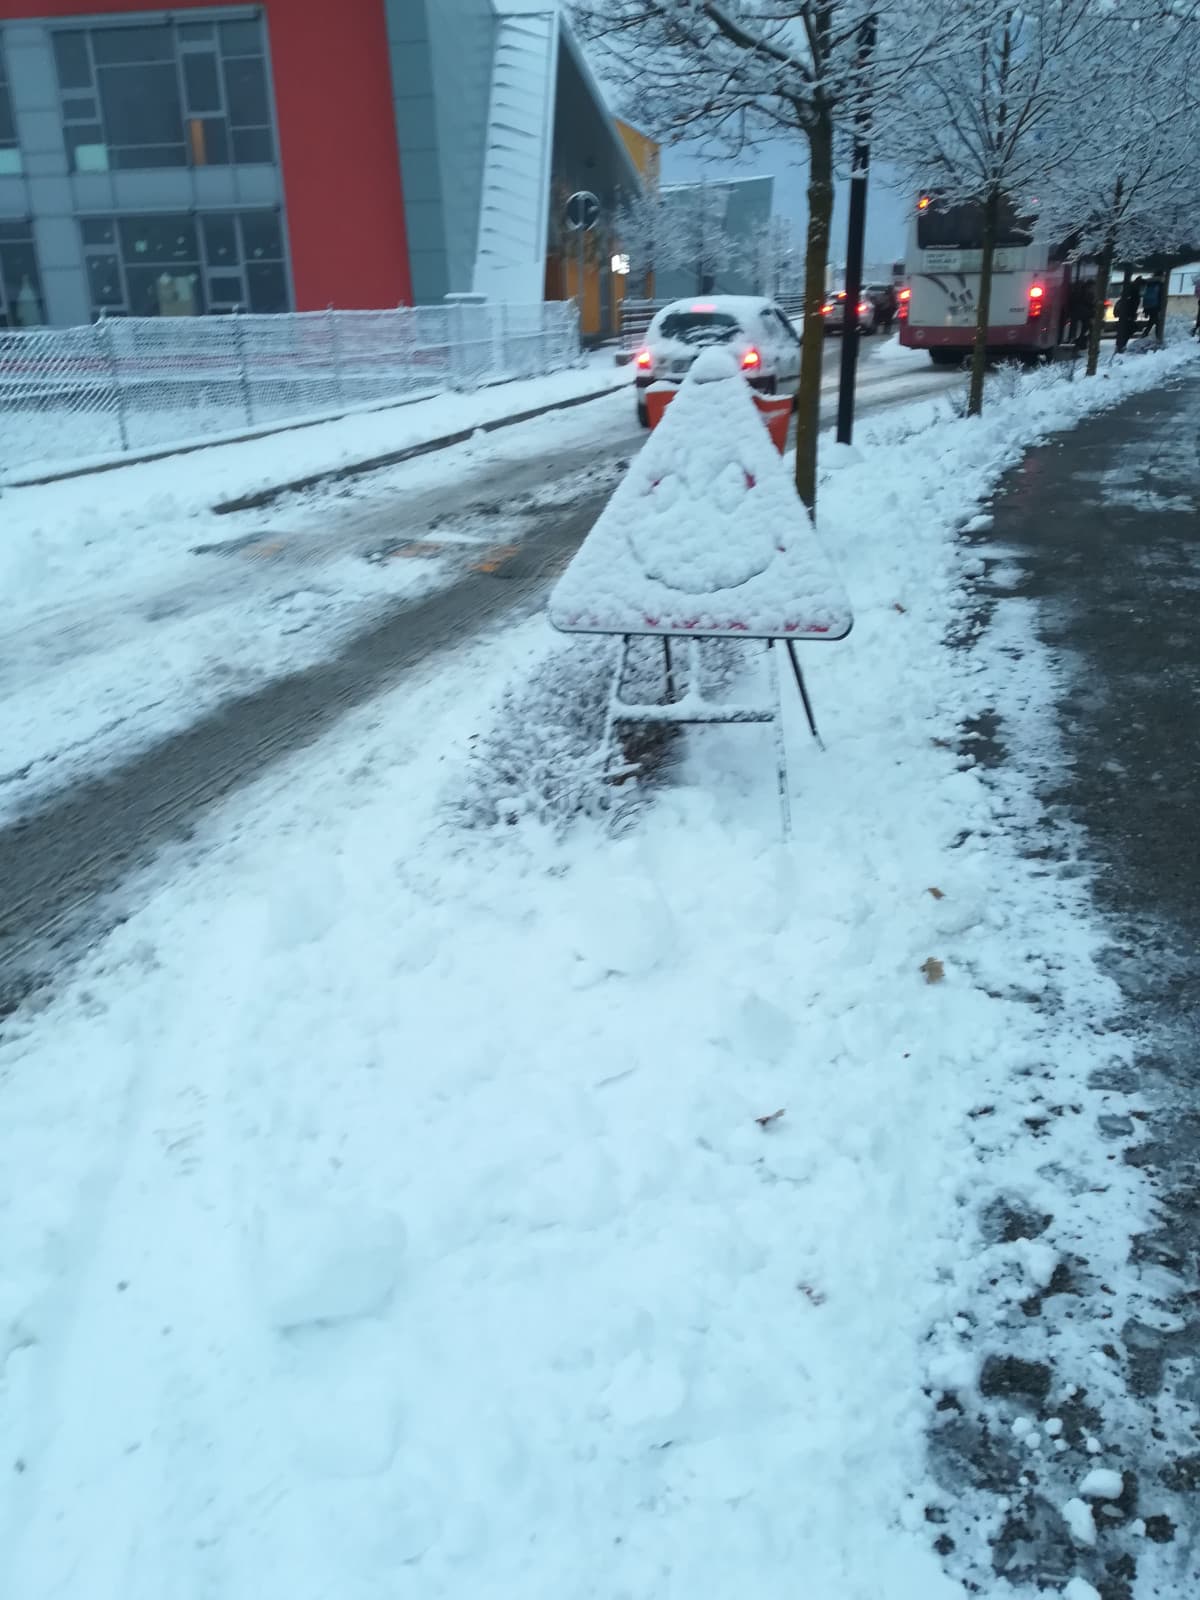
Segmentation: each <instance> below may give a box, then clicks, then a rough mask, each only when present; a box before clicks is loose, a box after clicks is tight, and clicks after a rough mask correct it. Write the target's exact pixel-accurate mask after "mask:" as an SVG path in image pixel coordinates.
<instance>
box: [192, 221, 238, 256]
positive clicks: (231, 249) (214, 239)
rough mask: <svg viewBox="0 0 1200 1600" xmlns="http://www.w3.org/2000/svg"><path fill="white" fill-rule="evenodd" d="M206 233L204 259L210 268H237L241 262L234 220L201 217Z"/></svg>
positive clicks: (201, 223) (203, 229)
mask: <svg viewBox="0 0 1200 1600" xmlns="http://www.w3.org/2000/svg"><path fill="white" fill-rule="evenodd" d="M200 227H201V229H202V231H203V233H204V259H205V260H206V261H207V262H208V264H209V266H210V267H226V266H236V265H237V264H238V261H239V256H238V247H237V233H236V232H235V230H234V226H233V218H232V217H231V216H230V217H221V216H208V217H201V219H200Z"/></svg>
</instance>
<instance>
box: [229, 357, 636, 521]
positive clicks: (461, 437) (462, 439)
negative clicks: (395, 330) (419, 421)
mask: <svg viewBox="0 0 1200 1600" xmlns="http://www.w3.org/2000/svg"><path fill="white" fill-rule="evenodd" d="M628 387H629V385H628V384H626V383H610V384H609V385H608V386H607V387H606V388H604V389H595V390H593V391H592V393H590V394H577V395H572V396H571V397H570V399H568V400H552V401H551V402H550V404H549V405H544V406H534V407H533V409H532V410H530V411H517V412H515V413H514V414H513V415H512V416H510V417H494V418H493V419H492V420H491V421H490V422H479V423H476V424H475V426H474V427H472V428H459V429H457V430H456V431H455V432H454V433H443V434H439V435H438V437H437V438H435V439H424V440H422V441H421V443H420V444H410V445H405V446H404V447H403V448H402V449H400V450H388V451H385V453H384V454H383V455H379V456H368V457H367V459H366V460H365V461H349V462H346V463H345V464H344V465H342V466H340V467H327V468H325V469H324V470H323V471H321V472H310V473H307V474H306V475H305V476H304V477H303V478H292V479H290V480H289V481H288V482H286V483H277V484H272V485H271V487H270V488H268V489H255V490H254V491H253V492H252V493H250V494H242V495H238V496H237V498H236V499H233V500H220V501H218V502H217V504H216V505H215V506H213V507H212V510H213V512H214V514H215V515H216V516H218V517H223V516H227V515H228V514H229V513H230V512H233V511H257V510H259V509H260V508H261V507H262V506H269V505H272V504H274V502H275V501H276V500H282V499H283V497H284V496H285V495H289V494H300V493H302V491H303V490H305V489H314V488H316V487H317V486H318V485H319V484H322V483H341V482H343V481H344V480H345V479H347V478H356V477H359V476H360V475H361V474H363V473H367V472H378V471H379V469H380V468H381V467H394V466H397V465H398V464H399V463H400V462H402V461H412V460H413V459H414V458H415V457H417V456H427V455H432V454H433V453H434V452H435V451H437V450H448V449H449V448H450V447H451V446H452V445H456V444H465V443H466V442H467V440H468V439H472V438H474V436H475V435H476V434H477V433H497V432H499V430H500V429H501V428H512V427H515V426H516V424H517V423H520V422H532V421H533V420H534V418H535V417H544V416H546V415H548V414H549V413H550V412H552V411H570V410H571V409H572V408H573V407H575V406H585V405H588V404H589V403H590V402H591V401H593V400H603V399H604V397H605V396H606V395H610V394H616V393H617V392H618V390H621V389H626V388H628Z"/></svg>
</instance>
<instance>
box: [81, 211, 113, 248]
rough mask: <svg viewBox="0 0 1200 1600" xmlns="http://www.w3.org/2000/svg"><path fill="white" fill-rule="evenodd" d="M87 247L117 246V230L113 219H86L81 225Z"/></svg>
mask: <svg viewBox="0 0 1200 1600" xmlns="http://www.w3.org/2000/svg"><path fill="white" fill-rule="evenodd" d="M79 229H80V232H81V233H82V235H83V242H84V244H85V245H99V244H115V243H116V242H117V230H116V228H115V227H114V226H113V219H112V218H111V217H84V218H83V219H82V221H81V222H80V224H79Z"/></svg>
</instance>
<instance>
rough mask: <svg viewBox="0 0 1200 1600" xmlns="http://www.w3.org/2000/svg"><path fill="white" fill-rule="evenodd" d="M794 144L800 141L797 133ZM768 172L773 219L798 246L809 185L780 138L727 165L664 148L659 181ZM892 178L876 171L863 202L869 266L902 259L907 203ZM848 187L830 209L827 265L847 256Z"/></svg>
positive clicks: (689, 149)
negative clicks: (781, 221) (782, 221)
mask: <svg viewBox="0 0 1200 1600" xmlns="http://www.w3.org/2000/svg"><path fill="white" fill-rule="evenodd" d="M796 142H797V143H799V135H797V138H796ZM763 174H769V175H770V176H771V177H773V178H774V179H775V215H776V216H779V217H786V218H787V219H788V221H789V222H790V223H791V224H792V228H793V231H794V233H795V236H796V242H797V244H800V245H803V243H804V228H805V224H806V222H807V219H808V206H807V204H806V202H805V198H804V189H805V185H806V183H807V181H808V169H807V164H803V165H801V164H799V163H797V162H796V161H794V160H793V159H792V144H791V142H790V141H785V140H772V141H771V142H770V143H766V144H763V145H761V146H760V147H759V149H758V150H757V151H756V152H755V153H754V155H752V156H747V157H744V158H743V159H742V160H741V161H738V162H732V161H730V160H729V159H728V158H727V157H725V158H722V159H719V160H716V161H713V160H706V159H705V157H704V155H703V152H702V150H701V148H700V146H699V145H678V146H674V147H672V146H670V145H664V146H663V152H662V178H663V182H664V183H689V182H695V181H697V180H699V179H701V178H709V179H711V180H712V181H713V182H716V181H718V180H719V179H721V178H723V177H725V178H728V177H740V178H748V177H755V176H761V175H763ZM893 183H894V178H893V175H892V173H890V172H889V171H887V169H886V168H884V169H878V170H877V171H876V172H875V174H874V175H873V178H872V183H871V188H870V191H869V199H868V201H867V245H866V252H865V255H866V260H867V262H868V263H870V264H872V265H882V264H883V263H884V262H887V261H893V260H894V261H900V260H902V259H903V257H904V229H905V217H906V212H907V204H906V201H905V199H904V198H903V197H902V196H901V195H900V194H899V193H898V192H897V191H896V189H895V188H894V187H893ZM847 188H848V185H847V184H845V183H839V184H838V192H837V200H836V203H835V208H834V218H833V238H832V240H831V242H830V249H829V255H830V259H831V260H832V261H838V262H840V261H842V260H844V258H845V254H846V191H847Z"/></svg>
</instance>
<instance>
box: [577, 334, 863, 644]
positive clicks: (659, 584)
mask: <svg viewBox="0 0 1200 1600" xmlns="http://www.w3.org/2000/svg"><path fill="white" fill-rule="evenodd" d="M550 621H551V622H552V623H553V624H554V626H555V627H556V628H559V629H561V630H562V631H563V632H564V633H616V634H665V635H678V634H684V635H691V636H693V637H697V638H699V637H704V636H723V635H728V634H740V635H742V636H743V637H746V638H757V639H843V638H845V636H846V635H847V634H848V633H849V632H850V627H851V623H852V621H853V616H852V613H851V610H850V603H849V601H848V600H847V598H846V595H845V592H844V591H843V589H842V586H841V584H840V583H839V582H838V579H837V577H836V575H835V574H834V572H833V569H832V567H831V566H830V564H829V562H828V561H827V560H826V558H825V556H824V554H823V552H822V550H821V548H820V546H819V545H818V543H817V539H816V535H815V533H814V532H813V528H812V524H811V522H810V520H809V518H808V515H807V513H806V512H805V510H804V508H803V506H802V505H801V503H800V501H799V499H798V498H797V496H796V492H795V489H794V487H793V485H792V482H791V477H790V475H789V473H788V471H787V468H786V467H785V466H784V464H783V461H782V460H781V458H780V456H779V454H778V452H777V451H776V449H775V446H774V445H773V444H772V442H771V436H770V434H769V433H768V432H767V430H766V428H765V427H764V426H763V422H762V418H761V417H760V416H759V414H758V411H757V410H756V408H755V405H754V402H753V400H752V399H751V396H750V390H749V388H748V387H747V385H746V383H745V382H744V380H743V379H742V376H741V373H740V371H739V369H738V366H737V364H736V362H735V361H734V359H733V357H732V356H731V355H730V354H729V352H728V351H725V350H719V349H710V350H706V351H705V352H704V353H703V354H702V355H700V356H699V357H698V359H697V360H696V363H695V365H694V366H693V367H692V370H691V372H690V374H689V375H688V378H687V381H686V382H685V383H684V384H683V386H682V388H681V389H680V391H679V394H678V396H677V398H676V399H675V401H674V403H673V404H672V405H671V406H669V407H668V408H667V411H666V413H665V415H664V417H663V420H662V422H661V423H660V424H659V426H658V427H657V428H656V429H655V430H654V432H653V433H652V434H651V435H650V437H649V439H648V440H647V441H646V443H645V445H644V446H643V447H642V450H641V453H640V454H639V455H638V456H637V457H636V458H635V460H634V462H633V465H632V466H631V467H630V469H629V471H628V473H627V474H626V476H625V478H624V479H623V481H622V482H621V484H620V486H619V487H618V489H617V491H616V493H615V494H614V495H613V497H612V499H611V500H610V501H609V503H608V505H607V506H606V507H605V508H604V511H603V512H602V513H601V515H600V517H599V519H598V520H597V522H596V524H595V526H594V527H593V528H592V531H591V532H590V533H589V534H588V536H587V538H586V539H585V540H584V542H583V544H582V545H581V547H580V549H579V550H578V552H577V553H576V555H575V558H574V560H573V561H572V562H571V564H570V566H569V567H568V568H567V570H566V572H565V573H564V574H563V576H562V578H561V579H560V580H559V582H558V584H557V585H556V587H555V589H554V592H553V593H552V594H551V596H550Z"/></svg>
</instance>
